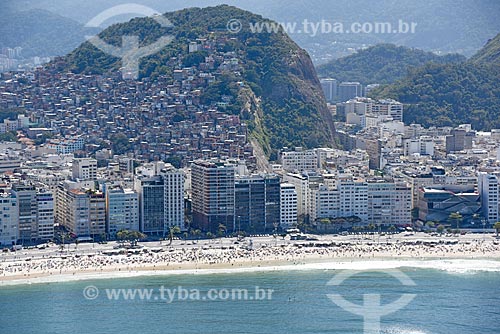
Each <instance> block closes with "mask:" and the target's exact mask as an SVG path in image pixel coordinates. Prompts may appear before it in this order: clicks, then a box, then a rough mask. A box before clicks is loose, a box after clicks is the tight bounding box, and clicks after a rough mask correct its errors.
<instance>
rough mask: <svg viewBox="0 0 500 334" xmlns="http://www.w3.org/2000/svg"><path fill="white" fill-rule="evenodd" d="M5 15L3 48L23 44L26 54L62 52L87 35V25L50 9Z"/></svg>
mask: <svg viewBox="0 0 500 334" xmlns="http://www.w3.org/2000/svg"><path fill="white" fill-rule="evenodd" d="M2 16H3V18H4V19H2V24H0V48H1V47H10V48H14V47H17V46H20V47H22V48H23V51H22V56H24V57H32V56H55V55H62V54H65V53H68V52H70V51H71V50H73V49H74V48H76V47H77V46H78V45H79V44H80V43H81V41H82V40H83V39H84V37H85V29H84V28H83V24H81V23H79V22H76V21H73V20H71V19H68V18H66V17H62V16H60V15H57V14H54V13H51V12H49V11H46V10H41V9H31V10H26V11H19V12H17V11H16V12H11V11H7V12H2ZM88 34H89V35H90V34H91V31H90V29H89V30H88Z"/></svg>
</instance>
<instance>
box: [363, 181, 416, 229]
mask: <svg viewBox="0 0 500 334" xmlns="http://www.w3.org/2000/svg"><path fill="white" fill-rule="evenodd" d="M411 207H412V190H411V187H409V186H408V185H407V184H406V183H394V182H369V183H368V222H369V223H372V224H375V225H378V224H380V225H396V224H397V225H409V224H411Z"/></svg>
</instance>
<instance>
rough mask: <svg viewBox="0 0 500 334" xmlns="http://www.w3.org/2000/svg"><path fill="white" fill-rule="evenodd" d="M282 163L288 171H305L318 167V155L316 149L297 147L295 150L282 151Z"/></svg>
mask: <svg viewBox="0 0 500 334" xmlns="http://www.w3.org/2000/svg"><path fill="white" fill-rule="evenodd" d="M281 164H282V167H283V170H286V171H287V172H305V171H315V170H317V169H318V155H317V153H316V151H314V150H303V149H302V148H301V147H296V148H295V150H294V151H285V152H281Z"/></svg>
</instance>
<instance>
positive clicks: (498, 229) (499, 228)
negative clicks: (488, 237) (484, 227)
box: [493, 222, 500, 238]
mask: <svg viewBox="0 0 500 334" xmlns="http://www.w3.org/2000/svg"><path fill="white" fill-rule="evenodd" d="M493 228H494V229H495V230H496V231H497V238H498V233H500V222H496V223H495V225H493Z"/></svg>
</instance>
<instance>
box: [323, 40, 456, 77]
mask: <svg viewBox="0 0 500 334" xmlns="http://www.w3.org/2000/svg"><path fill="white" fill-rule="evenodd" d="M463 61H465V57H464V56H461V55H458V54H448V55H444V56H438V55H436V54H434V53H432V52H425V51H422V50H418V49H410V48H407V47H404V46H396V45H394V44H378V45H375V46H372V47H369V48H367V49H364V50H361V51H359V52H357V53H355V54H353V55H350V56H347V57H343V58H339V59H335V60H332V61H331V62H329V63H327V64H324V65H321V66H319V67H318V74H319V75H320V76H321V77H332V78H335V79H337V80H338V81H359V82H361V83H362V84H365V85H367V84H372V83H379V84H388V83H392V82H394V81H396V80H398V79H402V78H403V77H404V76H405V75H406V74H408V70H409V69H411V68H414V67H419V66H422V65H424V64H426V63H428V62H434V63H439V64H446V63H457V62H463Z"/></svg>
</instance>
